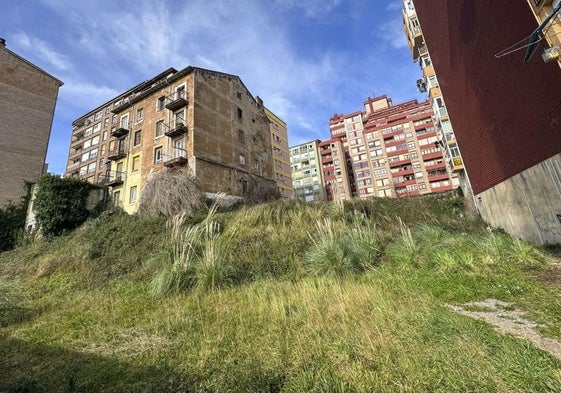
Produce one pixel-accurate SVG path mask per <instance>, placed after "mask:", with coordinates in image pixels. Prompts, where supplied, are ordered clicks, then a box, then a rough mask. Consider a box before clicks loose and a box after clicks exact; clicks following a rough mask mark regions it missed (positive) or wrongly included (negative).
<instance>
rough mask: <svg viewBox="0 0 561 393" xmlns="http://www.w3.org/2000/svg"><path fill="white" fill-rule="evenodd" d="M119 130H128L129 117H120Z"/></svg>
mask: <svg viewBox="0 0 561 393" xmlns="http://www.w3.org/2000/svg"><path fill="white" fill-rule="evenodd" d="M121 128H129V115H124V116H121Z"/></svg>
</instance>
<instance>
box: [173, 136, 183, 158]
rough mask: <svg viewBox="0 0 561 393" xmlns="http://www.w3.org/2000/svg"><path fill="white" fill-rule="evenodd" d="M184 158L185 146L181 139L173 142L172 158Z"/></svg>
mask: <svg viewBox="0 0 561 393" xmlns="http://www.w3.org/2000/svg"><path fill="white" fill-rule="evenodd" d="M177 157H186V152H185V144H184V143H183V138H181V139H176V140H174V141H173V158H177Z"/></svg>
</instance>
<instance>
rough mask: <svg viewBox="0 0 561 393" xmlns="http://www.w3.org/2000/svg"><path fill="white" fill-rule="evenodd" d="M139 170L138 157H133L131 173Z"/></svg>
mask: <svg viewBox="0 0 561 393" xmlns="http://www.w3.org/2000/svg"><path fill="white" fill-rule="evenodd" d="M139 169H140V156H134V157H133V158H132V171H133V172H134V171H138V170H139Z"/></svg>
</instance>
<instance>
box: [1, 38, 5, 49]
mask: <svg viewBox="0 0 561 393" xmlns="http://www.w3.org/2000/svg"><path fill="white" fill-rule="evenodd" d="M5 47H6V40H5V39H4V38H0V48H5Z"/></svg>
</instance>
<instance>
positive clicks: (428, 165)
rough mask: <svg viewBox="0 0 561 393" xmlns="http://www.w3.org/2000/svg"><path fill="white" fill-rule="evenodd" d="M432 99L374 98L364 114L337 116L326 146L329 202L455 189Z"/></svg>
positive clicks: (323, 153)
mask: <svg viewBox="0 0 561 393" xmlns="http://www.w3.org/2000/svg"><path fill="white" fill-rule="evenodd" d="M433 114H434V112H433V109H432V107H431V104H430V102H429V101H425V102H421V103H419V102H417V101H416V100H411V101H407V102H404V103H402V104H399V105H393V103H392V101H391V99H390V98H388V97H386V96H380V97H377V98H368V99H367V100H366V101H365V102H364V111H360V112H354V113H350V114H347V115H339V114H337V115H334V116H333V117H331V119H330V121H329V129H330V132H331V139H330V140H329V141H325V142H322V143H321V144H320V155H321V162H322V172H323V177H324V179H325V193H326V197H327V199H328V200H333V199H349V198H353V197H360V198H371V197H406V196H415V195H422V194H428V193H433V192H442V191H448V190H451V189H452V188H453V184H452V181H451V178H450V174H449V173H448V171H447V169H446V162H445V158H444V153H443V151H442V150H441V148H440V147H441V143H440V140H439V138H438V136H437V131H436V126H435V123H434V117H433Z"/></svg>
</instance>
